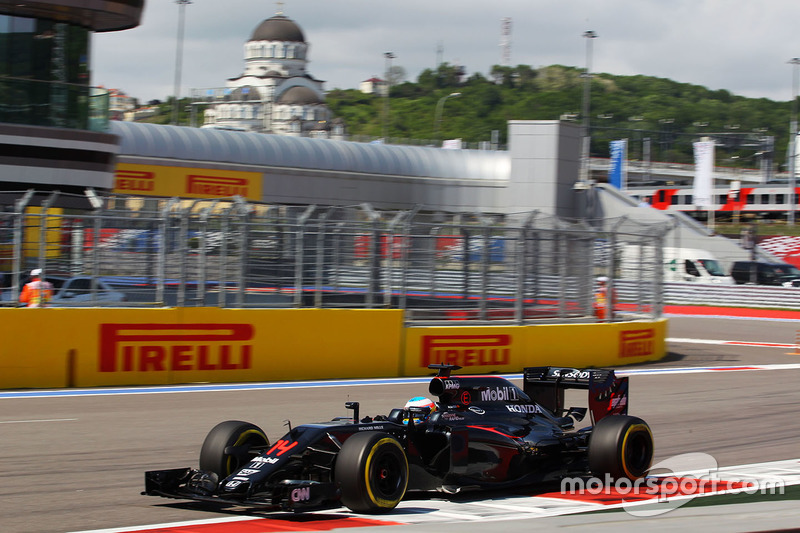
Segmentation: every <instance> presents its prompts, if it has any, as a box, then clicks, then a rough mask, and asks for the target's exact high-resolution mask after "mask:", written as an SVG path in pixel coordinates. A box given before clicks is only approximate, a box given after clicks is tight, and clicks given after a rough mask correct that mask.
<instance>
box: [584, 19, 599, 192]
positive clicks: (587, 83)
mask: <svg viewBox="0 0 800 533" xmlns="http://www.w3.org/2000/svg"><path fill="white" fill-rule="evenodd" d="M583 37H584V38H585V39H586V71H585V72H584V73H583V78H584V79H583V140H582V141H583V145H582V149H581V175H580V181H581V182H582V184H583V186H584V187H586V186H588V184H589V155H590V154H589V149H590V143H591V135H590V133H589V98H590V96H591V87H592V40H594V39H596V38H597V33H596V32H593V31H591V30H589V31H586V32H584V33H583Z"/></svg>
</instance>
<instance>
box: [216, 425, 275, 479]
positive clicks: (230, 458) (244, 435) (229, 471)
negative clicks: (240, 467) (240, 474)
mask: <svg viewBox="0 0 800 533" xmlns="http://www.w3.org/2000/svg"><path fill="white" fill-rule="evenodd" d="M250 435H258V436H259V437H263V438H264V441H265V442H266V443H267V444H269V440H267V436H266V434H264V432H263V431H259V430H258V429H248V430H247V431H243V432H241V433H239V437H238V438H237V439H236V442H234V443H233V445H234V446H241V445H242V444H244V442H245V441H246V440H247V438H248V437H249V436H250ZM231 461H233V456H230V455H229V456H228V459H227V461H226V462H225V466H226V469H227V472H226V476H229V475H231V474H233V468H232V465H231Z"/></svg>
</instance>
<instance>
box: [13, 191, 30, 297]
mask: <svg viewBox="0 0 800 533" xmlns="http://www.w3.org/2000/svg"><path fill="white" fill-rule="evenodd" d="M33 192H34V191H33V189H28V190H27V191H25V194H24V195H23V196H22V198H20V199H19V200H17V201H16V203H15V205H14V246H13V252H12V254H13V255H12V258H11V263H12V267H11V299H12V300H13V301H15V302H18V301H19V292H20V285H19V282H20V273H21V272H22V257H23V255H24V250H23V249H22V234H23V232H24V230H25V209H26V208H27V207H28V203H29V202H30V201H31V198H32V197H33Z"/></svg>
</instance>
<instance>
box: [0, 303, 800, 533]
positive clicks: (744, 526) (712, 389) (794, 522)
mask: <svg viewBox="0 0 800 533" xmlns="http://www.w3.org/2000/svg"><path fill="white" fill-rule="evenodd" d="M798 317H800V314H799V315H798ZM798 332H800V320H796V319H792V318H791V317H789V318H786V317H784V318H779V319H743V318H729V317H728V318H724V317H719V316H714V317H697V316H692V317H684V316H672V317H671V318H670V324H669V335H668V336H669V337H670V339H675V340H671V341H670V343H669V352H670V353H669V356H668V357H667V358H666V359H665V360H663V361H659V362H657V363H653V364H649V365H644V366H639V367H636V368H646V369H674V368H686V367H691V368H701V367H746V366H752V365H798V364H800V354H798V353H797V351H796V350H795V348H794V346H795V345H796V343H797V340H798V337H797V336H798ZM717 341H738V342H742V343H743V344H728V343H720V342H717ZM622 370H629V368H625V369H622ZM798 384H800V368H798V367H797V366H795V367H793V368H792V367H789V368H785V369H780V367H779V369H774V368H773V369H770V370H757V371H748V370H740V371H712V372H700V373H659V374H653V375H650V374H635V375H633V377H632V378H631V408H630V412H631V414H633V415H636V416H640V417H642V418H644V419H645V420H646V421H647V422H648V423H649V424H650V426H651V428H652V430H653V433H654V435H655V439H656V457H655V461H660V460H662V459H666V458H669V457H672V456H675V455H678V454H683V453H687V452H704V453H707V454H710V455H712V456H713V457H714V458H715V459H716V460H717V461H718V463H719V464H720V465H721V466H725V465H742V464H748V463H761V462H765V461H778V460H786V459H798V458H800V445H798V437H799V436H800V419H799V418H798V416H797V409H798V405H800V387H798ZM426 389H427V386H426V383H412V384H393V383H382V384H378V385H359V386H336V387H315V388H299V389H298V388H283V389H265V390H240V391H237V390H229V391H216V392H211V391H209V392H173V393H164V394H161V393H141V394H110V395H86V396H80V395H79V396H53V397H41V398H36V397H33V398H31V397H27V398H26V397H7V396H3V395H0V466H1V467H2V472H3V483H2V484H0V531H3V532H5V533H17V532H19V533H36V532H48V533H50V532H72V531H86V530H96V529H105V530H115V529H113V528H120V529H118V530H116V531H126V530H130V529H133V528H135V527H137V526H145V525H152V524H162V525H163V524H172V523H178V522H187V521H197V520H204V519H218V518H226V517H230V516H231V515H230V514H221V513H219V512H212V511H209V510H205V509H203V508H202V507H201V506H200V505H198V504H195V503H183V502H178V501H174V500H165V499H160V498H153V497H145V496H141V495H140V491H141V490H142V488H143V472H144V471H145V470H150V469H161V468H174V467H184V466H196V464H197V457H198V453H199V448H200V444H201V443H202V441H203V439H204V438H205V435H206V433H207V432H208V430H209V429H210V428H211V427H212V426H213V425H215V424H216V423H217V422H220V421H222V420H228V419H239V420H247V421H250V422H254V423H256V424H258V425H260V426H261V427H262V428H263V429H265V430H266V432H267V434H268V435H269V436H270V438H271V439H272V440H274V439H276V438H277V437H279V436H280V435H282V434H283V433H284V432H285V430H286V428H285V427H283V424H284V421H285V420H286V419H287V418H291V420H292V422H293V423H294V424H299V423H304V422H311V421H320V420H328V419H330V418H332V417H334V416H342V415H347V414H348V412H347V411H346V410H345V409H344V402H345V401H348V400H357V401H360V402H361V413H362V414H378V413H388V411H389V410H390V409H391V408H393V407H397V406H400V405H402V404H403V403H404V402H405V401H406V400H407V399H408V398H409V397H412V396H416V395H419V394H424V393H425V392H426ZM578 401H580V400H578ZM578 405H582V404H581V403H578ZM794 494H795V495H794V496H793V497H794V498H795V499H794V500H793V501H790V502H788V503H787V502H786V501H783V502H781V501H770V500H767V501H761V502H758V503H741V502H735V504H731V505H724V506H716V507H701V508H696V507H693V508H689V507H688V506H687V508H682V509H679V510H676V511H673V512H672V513H670V514H668V515H664V516H663V517H657V518H652V519H637V518H636V517H632V516H629V515H627V514H625V513H612V514H609V513H600V514H597V513H592V514H589V515H567V516H560V517H552V518H541V519H537V518H529V519H525V520H517V521H514V522H503V523H502V524H503V525H502V526H500V525H499V524H500V523H497V525H496V526H493V527H503V529H507V530H508V531H531V530H534V529H541V528H545V529H547V528H553V527H572V528H574V529H579V530H581V531H584V530H585V531H589V530H592V531H598V530H606V529H608V530H614V531H618V530H627V529H634V528H636V529H641V528H647V529H651V530H653V531H662V530H663V531H667V530H671V529H676V528H688V529H695V528H697V527H702V528H703V529H706V530H708V531H722V530H724V531H763V530H767V529H786V528H789V527H797V526H798V525H800V510H796V509H800V505H797V504H798V501H797V500H796V498H797V497H798V496H797V492H795V493H794ZM723 508H724V510H723ZM234 516H243V517H246V516H248V515H247V514H246V513H245V514H242V512H241V511H239V512H238V514H236V513H234ZM284 516H286V515H284ZM303 524H304V522H303V521H302V519H301V518H298V517H294V516H289V517H286V522H285V526H286V529H284V530H286V531H290V530H295V531H300V530H302V531H305V530H306V529H304V526H303ZM352 525H354V524H350V526H352ZM355 525H357V524H355ZM334 527H336V523H333V522H332V523H330V524H329V526H327V528H326V529H331V528H334ZM429 527H430V524H429V525H428V526H419V525H417V526H390V527H387V526H380V527H366V528H362V529H360V530H361V531H372V530H380V531H386V532H391V531H417V532H419V531H429V530H430V529H428V528H429ZM485 528H486V525H485V524H480V523H474V522H471V523H465V522H460V521H459V520H458V519H457V517H455V518H454V520H453V521H452V522H451V523H449V524H439V525H437V526H436V528H435V529H436V531H459V532H463V531H478V530H479V529H480V530H485ZM315 529H317V530H319V529H320V528H315ZM357 529H358V528H357ZM193 531H194V530H193ZM230 531H237V529H236V528H232V529H230ZM263 531H276V529H264V530H263Z"/></svg>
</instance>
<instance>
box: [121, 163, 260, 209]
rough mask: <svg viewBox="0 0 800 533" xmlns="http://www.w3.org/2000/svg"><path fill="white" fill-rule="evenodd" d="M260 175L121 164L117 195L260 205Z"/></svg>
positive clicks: (234, 171)
mask: <svg viewBox="0 0 800 533" xmlns="http://www.w3.org/2000/svg"><path fill="white" fill-rule="evenodd" d="M261 177H262V176H261V173H260V172H243V171H239V170H220V169H214V168H191V167H169V166H161V165H136V164H130V163H120V164H118V165H117V169H116V171H115V172H114V192H115V193H119V194H134V195H141V196H165V197H178V198H212V199H213V198H230V197H232V196H241V197H242V198H245V199H247V200H254V201H261Z"/></svg>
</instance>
